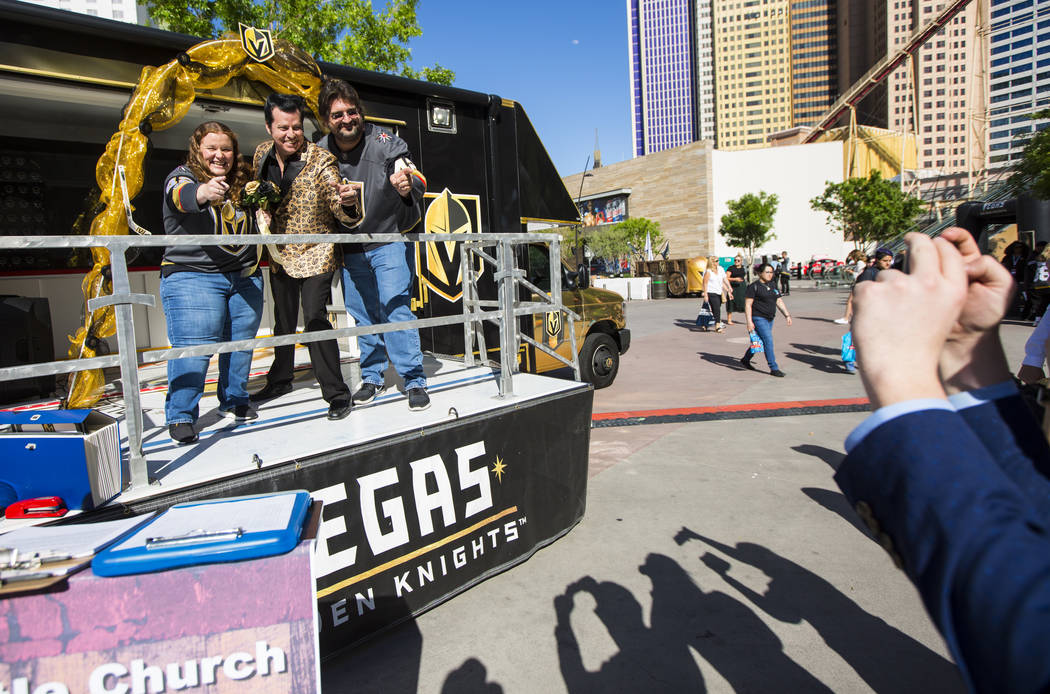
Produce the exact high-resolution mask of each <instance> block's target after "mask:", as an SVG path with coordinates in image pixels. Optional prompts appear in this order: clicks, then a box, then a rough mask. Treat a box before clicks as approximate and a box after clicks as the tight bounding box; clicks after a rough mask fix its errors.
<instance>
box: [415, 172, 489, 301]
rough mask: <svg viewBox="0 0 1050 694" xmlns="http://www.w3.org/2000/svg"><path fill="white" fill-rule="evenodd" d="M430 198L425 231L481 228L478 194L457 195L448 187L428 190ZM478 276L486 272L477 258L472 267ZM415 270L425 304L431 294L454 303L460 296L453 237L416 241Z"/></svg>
mask: <svg viewBox="0 0 1050 694" xmlns="http://www.w3.org/2000/svg"><path fill="white" fill-rule="evenodd" d="M424 197H425V199H428V200H430V204H429V206H428V207H427V211H426V214H425V215H424V217H423V233H425V234H446V233H448V234H471V233H480V232H481V198H480V197H479V196H477V195H457V194H455V193H453V192H451V191H450V190H448V189H447V188H446V189H445V190H443V191H442V192H441V193H427V194H426V195H425V196H424ZM474 272H475V274H476V275H477V276H479V277H480V276H481V275H482V274H484V272H485V265H484V263H483V261H482V260H481V259H480V258H478V259H477V261H476V265H475V267H474ZM416 274H417V275H418V282H419V297H420V300H421V301H422V303H423V304H424V305H426V304H427V303H429V302H430V301H431V299H432V296H433V295H435V294H436V295H437V296H440V297H442V298H443V299H445V300H446V301H449V302H451V303H455V302H457V301H459V300H460V299H461V298H462V297H463V272H462V269H461V268H460V257H459V244H458V243H457V242H455V241H436V242H431V243H426V244H417V245H416Z"/></svg>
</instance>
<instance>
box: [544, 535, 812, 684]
mask: <svg viewBox="0 0 1050 694" xmlns="http://www.w3.org/2000/svg"><path fill="white" fill-rule="evenodd" d="M639 571H640V572H641V573H642V574H644V575H646V576H648V577H649V579H650V580H651V581H652V584H653V590H652V611H651V613H650V619H649V622H650V624H651V626H650V627H648V628H646V626H645V624H644V622H643V619H642V608H641V605H639V603H638V601H637V600H636V599H635V598H634V596H633V595H631V593H630V591H628V590H627V589H626V588H624V587H623V586H621V585H619V584H617V583H612V582H608V581H604V582H601V583H599V582H597V581H595V580H594V579H593V578H591V577H589V576H587V577H585V578H583V579H582V580H580V581H578V582H576V583H574V584H572V585H570V586H569V587H568V588H567V589H566V592H565V594H563V595H560V596H558V597H557V598H555V601H554V605H555V612H556V613H557V618H558V619H557V627H556V628H555V634H556V637H557V641H558V658H559V663H560V665H561V671H562V676H563V678H564V679H565V684H566V686H567V688H568V690H569V691H570V692H606V691H614V692H621V691H622V692H628V691H630V692H633V691H682V692H703V691H705V688H704V682H703V675H702V674H701V673H700V670H699V668H698V667H697V666H696V662H695V661H694V659H693V655H692V653H691V650H695V651H696V652H697V653H698V654H699V655H700V656H701V657H702V658H703V659H704V660H705V661H707V662H708V663H709V664H710V665H711V667H713V668H714V669H715V670H717V671H718V673H719V674H720V675H721V676H722V677H724V678H725V679H726V681H728V682H729V684H730V685H731V686H732V687H733V689H734V690H735V691H791V692H829V691H830V690H829V689H828V688H827V687H826V686H824V685H823V684H822V683H821V682H820V681H819V680H817V679H816V678H815V677H813V676H812V675H810V674H809V673H808V672H806V670H805V669H803V668H802V667H801V666H799V665H798V664H797V663H795V662H794V661H793V660H791V659H790V658H789V657H788V656H787V655H786V654H785V653H784V650H783V645H782V643H781V642H780V639H779V638H777V636H776V634H774V633H773V631H772V630H770V629H769V627H767V626H766V625H765V624H764V623H763V622H762V620H761V619H759V617H758V616H757V615H756V614H755V613H754V612H753V611H752V610H751V609H750V608H748V607H747V606H746V605H744V604H743V603H741V602H740V601H739V600H736V599H735V598H732V597H730V596H729V595H726V594H725V593H720V592H718V591H712V592H709V593H705V592H704V591H703V590H702V589H701V588H700V587H698V586H697V585H696V583H695V582H694V581H693V579H692V578H691V577H690V576H689V574H688V573H687V572H686V571H685V570H684V569H683V568H682V567H681V566H680V565H679V564H678V563H677V562H675V561H674V560H673V559H671V558H670V557H667V556H664V555H662V554H650V555H649V556H648V557H646V560H645V563H644V564H643V565H642V566H641V567H639ZM581 592H587V593H590V594H591V595H592V596H593V597H594V600H595V602H596V603H597V606H596V608H595V614H596V615H597V616H598V618H599V619H600V620H601V621H602V623H603V625H604V626H605V628H606V630H607V631H608V633H609V635H610V636H611V637H612V639H613V641H614V642H615V643H616V646H617V647H618V648H619V652H618V653H616V654H615V655H614V656H612V657H611V658H609V659H608V660H606V661H605V662H604V663H602V666H601V668H600V669H599V670H598V671H597V672H591V671H588V670H586V669H584V666H583V659H582V656H581V652H580V645H579V642H578V641H577V639H576V635H575V633H574V632H573V630H572V625H571V622H570V616H571V612H572V609H573V599H574V596H575V595H576V594H578V593H581Z"/></svg>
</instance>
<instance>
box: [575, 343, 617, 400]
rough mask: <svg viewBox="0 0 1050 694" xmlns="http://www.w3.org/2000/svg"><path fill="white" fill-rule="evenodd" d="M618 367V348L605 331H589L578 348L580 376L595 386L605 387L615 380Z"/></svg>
mask: <svg viewBox="0 0 1050 694" xmlns="http://www.w3.org/2000/svg"><path fill="white" fill-rule="evenodd" d="M619 369H620V350H619V349H618V348H617V347H616V341H615V340H613V339H612V338H611V337H609V336H608V335H606V334H605V333H591V334H590V335H588V336H587V339H586V340H584V341H583V349H582V350H580V376H581V377H582V378H583V380H584V381H587V382H588V383H590V384H592V385H593V386H594V387H595V388H605V387H606V386H610V385H612V382H613V381H615V380H616V372H617V371H619Z"/></svg>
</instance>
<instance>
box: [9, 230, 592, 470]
mask: <svg viewBox="0 0 1050 694" xmlns="http://www.w3.org/2000/svg"><path fill="white" fill-rule="evenodd" d="M464 237H465V235H464V234H418V233H416V234H268V235H264V236H255V235H252V236H243V237H238V238H237V243H238V244H241V245H253V246H262V245H265V244H280V245H285V244H297V243H337V244H342V243H442V242H458V243H460V244H461V247H460V253H461V255H460V258H461V261H469V260H470V258H471V256H476V257H478V258H480V259H481V260H482V261H483V262H485V263H487V264H489V265H491V266H492V267H493V268H494V270H495V272H494V274H493V277H494V279H495V281H496V286H497V298H496V300H482V299H481V298H480V296H479V294H478V289H477V281H478V279H479V275H478V273H475V272H474V268H473V263H471V262H461V268H462V272H463V277H462V281H463V300H462V301H463V312H462V314H460V315H458V316H457V315H452V316H440V317H435V318H421V319H416V320H411V321H400V322H397V323H384V324H381V325H368V326H356V327H352V328H338V329H332V330H322V331H316V332H305V333H296V334H292V335H282V336H277V337H266V338H258V337H257V338H252V339H249V340H233V341H229V342H216V343H211V344H206V345H197V346H194V347H173V348H168V349H151V350H146V351H143V352H141V353H140V352H138V350H137V348H136V344H135V324H134V317H133V315H132V307H133V306H135V305H141V306H146V307H149V308H155V307H156V304H157V301H156V297H154V296H153V295H152V294H135V293H133V292H132V291H131V281H130V276H129V274H128V262H127V253H128V251H129V250H130V249H132V248H156V247H166V246H215V245H228V244H229V243H230V240H229V238H222V239H217V238H216V236H214V235H174V236H163V235H144V236H137V235H135V236H19V237H8V238H0V250H12V249H27V248H28V249H34V248H97V247H101V248H106V249H107V250H108V251H109V258H110V270H111V275H110V276H111V280H112V284H113V292H112V294H110V295H108V296H102V297H98V298H94V299H90V300H89V301H88V304H87V309H88V311H90V312H94V311H95V310H96V309H99V308H103V307H106V306H113V309H114V315H115V318H116V338H117V354H111V355H107V356H102V357H92V358H89V359H75V360H65V361H52V362H46V363H42V364H32V365H27V366H12V367H3V368H0V381H7V380H13V379H19V378H31V377H36V376H50V375H57V374H64V373H72V372H75V371H85V370H90V369H103V368H107V367H114V366H116V367H119V368H120V377H121V382H122V385H123V396H124V403H125V426H126V427H127V435H128V456H129V461H128V462H129V468H130V471H131V484H130V487H129V488H130V489H136V488H139V487H144V486H147V485H148V484H149V479H148V472H147V468H146V458H145V456H144V455H143V453H142V437H143V417H142V406H141V401H140V392H139V379H138V367H139V365H140V364H143V363H149V362H157V361H166V360H171V359H179V358H182V357H194V356H204V355H212V354H221V353H224V352H237V351H242V350H249V349H258V348H265V347H278V346H281V345H295V344H297V343H298V344H303V343H308V342H317V341H320V340H330V339H338V338H343V337H357V336H359V335H370V334H382V333H387V332H392V331H396V330H404V329H408V328H417V329H419V328H431V327H435V326H443V325H456V324H462V325H463V334H464V359H465V362H466V364H467V365H468V366H473V365H475V360H474V348H475V345H477V346H478V348H479V354H480V355H482V360H483V361H485V356H484V355H487V351H486V346H485V340H484V330H483V327H482V322H483V321H491V322H493V323H495V324H496V325H498V326H499V332H500V366H499V371H500V377H499V397H501V398H510V397H513V395H514V380H513V377H514V374H515V373H517V372H518V363H517V355H518V349H519V346H520V344H521V342H522V341H526V342H528V343H529V344H532V345H533V346H535V347H537V348H538V349H541V350H543V351H544V352H546V353H548V354H551V355H552V356H554V357H555V358H556V359H558V360H560V361H562V362H564V363H565V364H567V365H569V366H572V367H573V371H574V373H575V377H576V379H577V380H579V378H580V369H579V361H578V355H577V349H576V334H575V329H574V327H575V321H576V320H579V316H578V315H576V313H574V312H573V311H571V310H570V309H568V308H566V307H565V306H563V305H562V295H561V251H560V249H561V243H560V237H559V236H557V235H556V234H540V233H512V234H493V233H478V234H470V235H469V238H464ZM537 242H540V243H547V244H549V248H550V255H549V257H550V277H551V291H550V294H549V295H548V294H547V292H545V291H543V290H541V289H539V288H538V287H536V286H535V285H534V284H532V283H531V282H529V281H528V280H527V279H526V278H525V273H524V271H523V270H522V269H520V268H518V267H517V263H516V261H515V253H514V246H515V245H520V244H528V243H537ZM489 246H495V247H496V255H495V257H493V256H492V255H491V254H489V253H487V252H486V251H485V248H486V247H489ZM519 286H524V287H526V288H527V289H529V290H530V291H532V292H534V293H535V294H537V295H538V296H539V297H540V299H541V300H540V301H530V302H526V301H520V300H518V294H519V292H518V287H519ZM493 308H494V309H495V310H485V309H493ZM550 311H561V312H562V313H564V314H566V316H567V318H568V325H569V333H570V340H571V342H570V345H571V349H572V359H571V360H567V359H565V358H563V357H561V356H560V355H558V354H556V353H554V351H553V350H551V349H550V348H548V347H547V346H546V345H542V344H539V343H537V342H536V341H534V340H532V339H531V338H530V337H528V336H527V335H522V334H521V333H520V331H519V330H518V324H517V318H519V317H520V316H526V315H533V314H536V313H548V312H550Z"/></svg>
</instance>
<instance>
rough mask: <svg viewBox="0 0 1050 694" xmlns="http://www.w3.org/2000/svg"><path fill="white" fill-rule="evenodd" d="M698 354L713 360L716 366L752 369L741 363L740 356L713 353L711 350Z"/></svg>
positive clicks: (736, 369) (708, 360) (705, 358)
mask: <svg viewBox="0 0 1050 694" xmlns="http://www.w3.org/2000/svg"><path fill="white" fill-rule="evenodd" d="M696 354H697V356H698V357H700V358H701V359H703V360H704V361H706V362H711V363H712V364H715V365H716V366H725V367H728V368H730V369H733V370H735V371H750V369H748V368H746V367H745V366H744V365H743V364H741V363H740V357H734V356H730V355H726V354H713V353H711V352H697V353H696ZM741 356H743V355H741Z"/></svg>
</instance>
